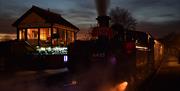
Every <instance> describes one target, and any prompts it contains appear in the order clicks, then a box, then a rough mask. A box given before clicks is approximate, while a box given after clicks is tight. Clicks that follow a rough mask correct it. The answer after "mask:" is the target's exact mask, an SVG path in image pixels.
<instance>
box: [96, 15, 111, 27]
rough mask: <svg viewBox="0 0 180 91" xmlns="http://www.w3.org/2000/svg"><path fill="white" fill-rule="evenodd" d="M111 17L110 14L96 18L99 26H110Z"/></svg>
mask: <svg viewBox="0 0 180 91" xmlns="http://www.w3.org/2000/svg"><path fill="white" fill-rule="evenodd" d="M110 19H111V18H110V17H109V16H106V15H104V16H98V17H97V18H96V20H97V21H98V25H99V27H109V20H110Z"/></svg>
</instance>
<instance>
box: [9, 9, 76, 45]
mask: <svg viewBox="0 0 180 91" xmlns="http://www.w3.org/2000/svg"><path fill="white" fill-rule="evenodd" d="M12 25H13V26H14V27H16V29H17V40H24V41H26V42H28V43H29V44H30V45H32V46H33V47H37V46H39V47H54V46H61V47H64V46H67V45H68V44H70V43H71V42H74V41H75V40H76V34H77V33H78V31H79V28H77V27H76V26H75V25H73V24H72V23H70V22H69V21H67V20H65V19H64V18H63V17H62V16H61V15H60V14H57V13H54V12H51V11H50V10H49V9H48V10H45V9H42V8H39V7H37V6H32V7H31V8H30V9H29V10H28V11H27V12H26V13H25V14H23V15H22V16H21V17H20V18H19V19H17V20H16V21H15V22H14V23H13V24H12Z"/></svg>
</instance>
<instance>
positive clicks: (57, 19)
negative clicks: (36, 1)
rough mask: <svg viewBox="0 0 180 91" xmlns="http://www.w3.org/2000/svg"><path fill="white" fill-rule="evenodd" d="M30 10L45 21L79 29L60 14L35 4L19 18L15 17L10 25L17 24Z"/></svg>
mask: <svg viewBox="0 0 180 91" xmlns="http://www.w3.org/2000/svg"><path fill="white" fill-rule="evenodd" d="M32 12H34V13H36V14H37V15H39V16H40V17H42V18H43V19H45V21H46V22H47V23H51V24H55V23H57V24H61V25H64V26H68V27H71V28H73V29H76V30H79V28H77V27H76V26H75V25H73V24H71V23H70V22H69V21H67V20H65V19H64V18H63V17H62V16H61V15H60V14H57V13H54V12H51V11H49V10H45V9H42V8H39V7H37V6H32V8H31V9H29V10H28V11H27V12H26V13H25V14H24V15H23V16H21V17H20V18H19V19H17V20H16V21H15V22H14V23H13V24H12V25H13V26H18V24H19V23H20V22H21V21H22V20H23V19H24V18H25V17H26V16H28V15H29V14H31V13H32Z"/></svg>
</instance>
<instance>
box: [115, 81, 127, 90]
mask: <svg viewBox="0 0 180 91" xmlns="http://www.w3.org/2000/svg"><path fill="white" fill-rule="evenodd" d="M127 85H128V82H126V81H125V82H123V83H120V84H118V85H117V91H125V90H126V87H127Z"/></svg>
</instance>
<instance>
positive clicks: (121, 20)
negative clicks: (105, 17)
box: [110, 7, 137, 30]
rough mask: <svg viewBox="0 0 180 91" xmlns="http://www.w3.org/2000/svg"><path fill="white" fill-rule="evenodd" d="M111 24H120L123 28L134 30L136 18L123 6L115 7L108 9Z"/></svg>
mask: <svg viewBox="0 0 180 91" xmlns="http://www.w3.org/2000/svg"><path fill="white" fill-rule="evenodd" d="M110 17H111V24H112V25H113V24H120V25H122V26H123V28H124V29H125V30H135V27H136V24H137V23H136V19H134V18H133V17H132V15H131V13H130V12H129V11H128V10H127V9H124V8H119V7H116V8H114V9H111V11H110Z"/></svg>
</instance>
